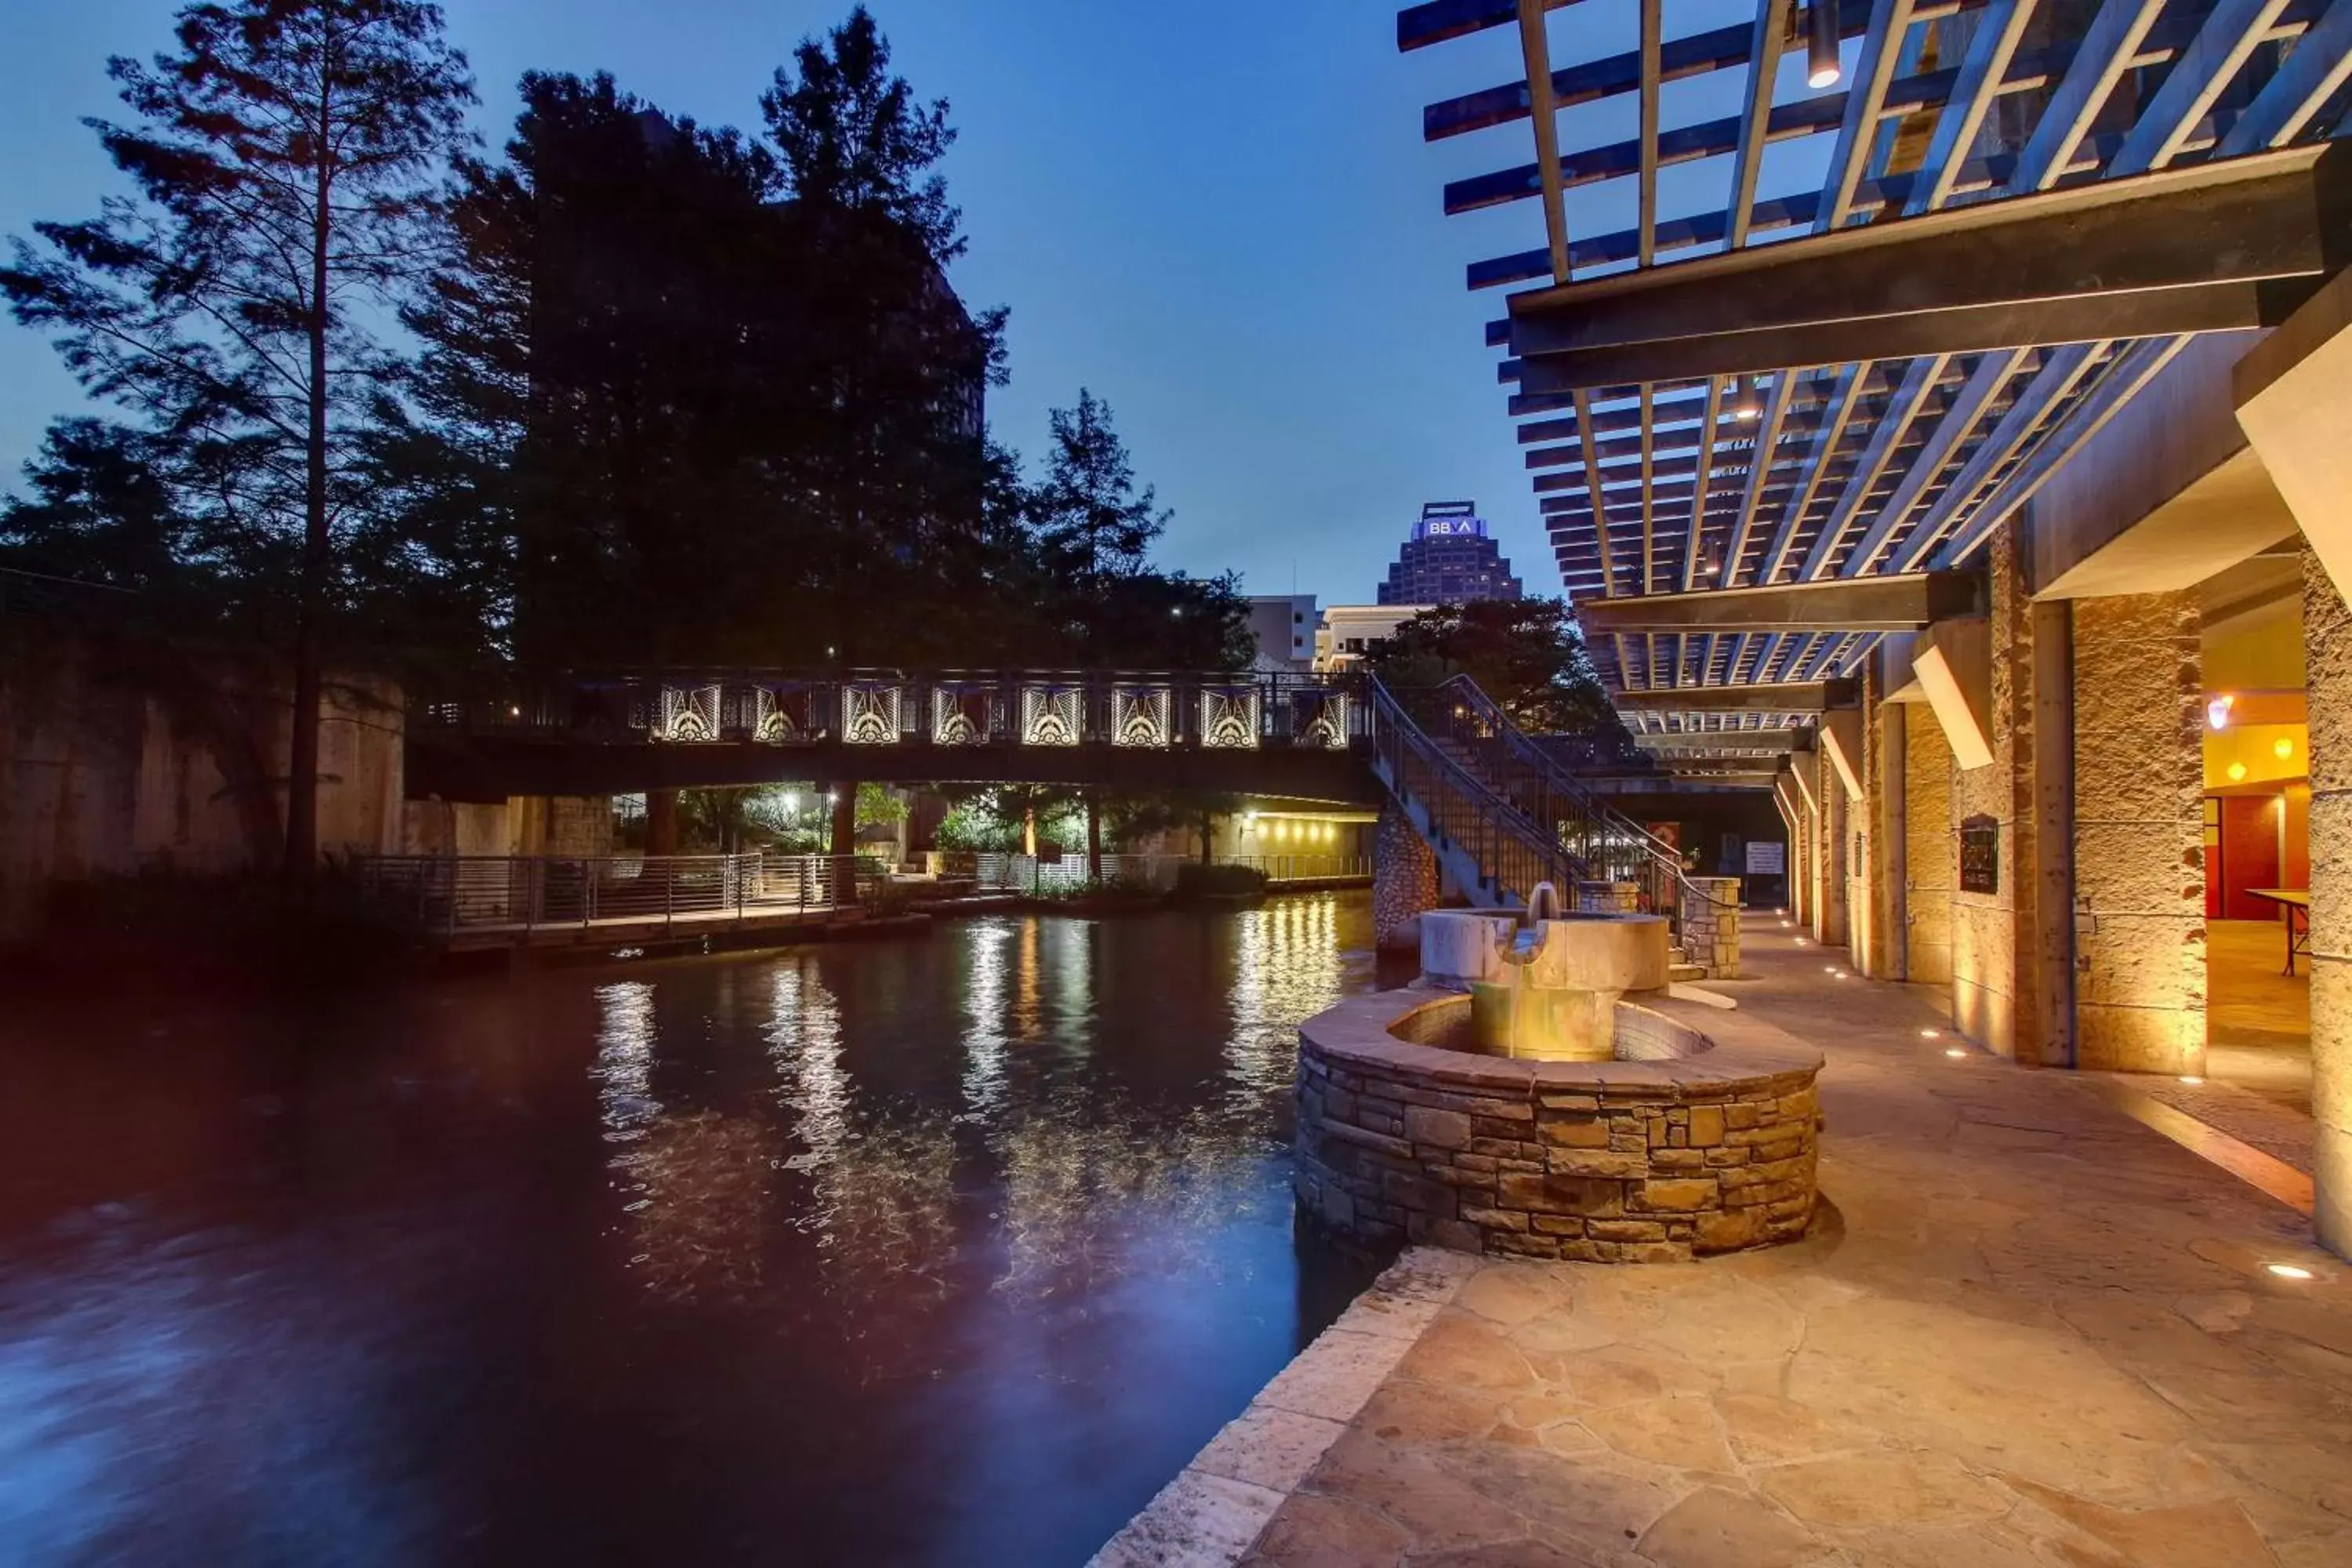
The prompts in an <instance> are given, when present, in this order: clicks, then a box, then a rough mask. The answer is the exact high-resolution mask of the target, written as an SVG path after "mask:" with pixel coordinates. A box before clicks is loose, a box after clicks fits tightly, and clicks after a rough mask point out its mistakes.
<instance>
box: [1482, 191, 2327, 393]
mask: <svg viewBox="0 0 2352 1568" xmlns="http://www.w3.org/2000/svg"><path fill="white" fill-rule="evenodd" d="M2343 152H2344V150H2341V149H2336V148H2333V147H2331V146H2328V145H2326V144H2321V145H2317V146H2297V147H2290V148H2285V149H2282V150H2279V151H2277V152H2272V153H2256V154H2252V155H2251V156H2247V157H2242V158H2234V159H2229V160H2224V161H2221V162H2219V163H2200V164H2195V165H2192V166H2189V167H2186V168H2170V169H2165V170H2162V171H2158V172H2155V173H2151V174H2141V175H2137V176H2135V177H2132V178H2128V179H2121V180H2109V181H2101V182H2097V183H2095V184H2087V185H2081V186H2076V187H2073V188H2068V189H2060V190H2053V191H2046V192H2042V193H2039V194H2036V195H2021V196H2016V197H2011V198H2010V199H2008V200H2005V201H1999V202H1984V203H1979V204H1977V205H1972V206H1963V207H1957V208H1946V209H1943V210H1940V211H1937V212H1934V213H1928V214H1924V215H1922V216H1918V217H1913V218H1905V219H1900V220H1897V221H1894V222H1883V223H1877V224H1872V225H1868V226H1862V227H1856V228H1846V229H1838V230H1833V231H1829V232H1824V233H1820V234H1815V235H1811V236H1808V237H1804V238H1802V239H1795V240H1790V241H1788V242H1787V243H1785V244H1780V245H1773V246H1767V247H1755V248H1750V249H1747V250H1742V251H1738V252H1731V253H1727V254H1723V255H1717V256H1708V257H1701V258H1696V259H1695V260H1691V261H1686V262H1683V263H1680V264H1678V265H1676V266H1673V267H1657V268H1645V269H1643V270H1641V271H1638V272H1633V273H1620V274H1615V275H1612V276H1610V277H1605V278H1599V279H1591V280H1588V281H1584V282H1578V283H1571V284H1566V285H1557V286H1554V287H1552V288H1549V289H1532V290H1528V291H1526V292H1523V293H1520V294H1517V295H1514V296H1513V297H1512V299H1511V300H1510V310H1511V339H1512V347H1513V349H1514V350H1515V351H1516V352H1517V354H1518V356H1519V358H1520V360H1521V366H1522V368H1521V373H1520V384H1521V385H1522V386H1523V387H1525V388H1526V389H1527V391H1528V392H1529V393H1535V394H1543V393H1557V392H1564V391H1572V390H1574V389H1576V388H1579V387H1587V386H1593V385H1599V384H1606V383H1615V382H1623V381H1633V382H1639V381H1644V380H1664V379H1669V378H1680V377H1689V376H1702V375H1706V374H1729V373H1733V372H1740V371H1747V372H1754V371H1759V370H1778V369H1782V368H1786V367H1788V366H1790V365H1797V364H1832V363H1846V362H1849V361H1853V360H1856V359H1863V358H1872V357H1876V358H1892V357H1896V356H1900V355H1911V354H1928V353H1970V352H1975V351H1979V350H1986V349H2003V348H2015V347H2021V346H2023V345H2026V344H2037V343H2038V344H2055V343H2070V342H2084V341H2087V340H2089V339H2094V338H2125V337H2145V336H2151V335H2156V334H2158V333H2163V332H2171V331H2225V330H2230V329H2232V328H2237V327H2246V326H2259V325H2263V324H2265V322H2266V321H2270V320H2272V319H2274V318H2276V317H2278V316H2280V315H2281V314H2282V312H2284V311H2285V310H2291V309H2292V308H2293V306H2294V303H2296V302H2298V301H2299V300H2300V299H2301V298H2302V297H2303V295H2304V294H2306V293H2307V292H2308V291H2309V287H2310V286H2311V285H2313V284H2315V282H2316V280H2317V279H2320V278H2322V277H2324V276H2325V275H2326V272H2327V271H2328V270H2329V268H2330V266H2331V264H2334V265H2342V263H2343V261H2344V259H2345V257H2344V252H2345V250H2346V248H2347V224H2346V216H2347V210H2352V174H2347V164H2352V157H2347V156H2346V155H2343ZM2298 284H2299V285H2301V287H2298V286H2297V285H2298Z"/></svg>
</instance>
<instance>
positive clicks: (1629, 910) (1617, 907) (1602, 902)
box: [1576, 882, 1642, 915]
mask: <svg viewBox="0 0 2352 1568" xmlns="http://www.w3.org/2000/svg"><path fill="white" fill-rule="evenodd" d="M1641 909H1642V888H1641V884H1639V883H1637V882H1579V883H1578V884H1577V885H1576V912H1577V913H1579V914H1580V915H1631V914H1638V913H1640V912H1641Z"/></svg>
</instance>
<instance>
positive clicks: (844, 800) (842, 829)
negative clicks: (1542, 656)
mask: <svg viewBox="0 0 2352 1568" xmlns="http://www.w3.org/2000/svg"><path fill="white" fill-rule="evenodd" d="M832 852H833V853H834V854H835V855H855V854H856V853H857V786H856V784H851V783H848V782H846V781H844V782H843V783H841V784H835V786H834V789H833V849H832Z"/></svg>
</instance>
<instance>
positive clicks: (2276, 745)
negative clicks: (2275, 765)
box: [2271, 735, 2294, 762]
mask: <svg viewBox="0 0 2352 1568" xmlns="http://www.w3.org/2000/svg"><path fill="white" fill-rule="evenodd" d="M2271 755H2272V756H2274V757H2276V758H2278V759H2279V760H2280V761H2281V762H2284V761H2285V760H2286V759H2287V758H2289V757H2291V756H2293V755H2294V742H2293V741H2290V740H2288V739H2287V738H2286V737H2285V736H2284V735H2281V736H2280V737H2279V738H2278V739H2277V740H2275V741H2273V742H2271Z"/></svg>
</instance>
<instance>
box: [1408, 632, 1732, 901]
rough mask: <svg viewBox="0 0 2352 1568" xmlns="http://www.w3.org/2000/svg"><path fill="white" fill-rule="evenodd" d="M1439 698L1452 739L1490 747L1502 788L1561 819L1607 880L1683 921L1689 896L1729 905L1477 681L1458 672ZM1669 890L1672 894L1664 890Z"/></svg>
mask: <svg viewBox="0 0 2352 1568" xmlns="http://www.w3.org/2000/svg"><path fill="white" fill-rule="evenodd" d="M1437 697H1438V700H1440V702H1441V703H1442V704H1444V711H1445V712H1446V714H1447V716H1448V718H1449V719H1450V720H1452V721H1454V731H1455V732H1454V735H1453V737H1452V738H1453V739H1454V740H1455V742H1457V743H1460V744H1465V745H1468V746H1470V747H1471V748H1472V749H1473V752H1474V754H1479V753H1483V756H1482V760H1484V761H1486V762H1487V763H1488V764H1489V767H1490V769H1491V773H1490V778H1491V779H1492V781H1493V782H1494V783H1495V784H1496V786H1497V787H1498V788H1499V789H1500V790H1501V791H1502V793H1503V794H1505V795H1508V796H1510V797H1511V798H1512V799H1513V800H1514V801H1515V802H1517V804H1518V805H1520V807H1521V809H1523V810H1526V811H1527V812H1528V814H1529V815H1530V816H1534V817H1535V818H1536V819H1537V820H1538V822H1544V823H1550V824H1554V825H1555V826H1556V830H1558V831H1559V832H1560V833H1561V836H1562V837H1563V839H1564V840H1566V841H1568V842H1570V843H1574V844H1579V845H1580V846H1582V847H1584V849H1585V857H1584V858H1586V860H1587V861H1588V863H1591V864H1594V865H1596V866H1598V867H1599V868H1601V870H1602V871H1603V872H1604V874H1605V879H1607V880H1610V881H1627V882H1632V883H1633V884H1634V885H1635V887H1636V888H1637V889H1639V892H1638V893H1637V895H1636V896H1637V898H1639V899H1640V900H1642V902H1643V905H1644V907H1646V908H1648V909H1650V910H1653V911H1655V912H1662V913H1668V914H1670V915H1672V917H1673V918H1674V919H1675V921H1677V922H1679V921H1680V920H1681V910H1682V904H1683V901H1684V900H1688V899H1699V900H1706V902H1708V903H1711V904H1716V905H1718V906H1721V907H1725V908H1728V907H1730V901H1729V900H1722V899H1717V897H1716V896H1715V895H1714V894H1713V893H1711V892H1709V891H1707V890H1706V889H1704V888H1699V887H1696V886H1695V885H1694V884H1693V883H1692V881H1691V879H1690V878H1689V877H1688V876H1687V875H1686V874H1685V872H1684V870H1683V864H1682V856H1681V854H1680V853H1679V852H1678V851H1677V850H1676V849H1675V847H1673V846H1672V845H1670V844H1668V843H1666V841H1665V840H1664V839H1662V838H1660V837H1658V836H1657V835H1655V834H1654V833H1652V832H1651V831H1650V830H1649V829H1647V828H1645V827H1643V826H1642V825H1641V824H1640V823H1638V822H1635V821H1634V820H1633V818H1632V817H1630V816H1626V815H1625V814H1624V813H1623V812H1622V811H1620V810H1618V809H1617V808H1616V807H1615V806H1613V805H1609V804H1608V803H1607V802H1606V801H1604V800H1602V799H1601V798H1600V797H1599V796H1598V795H1595V794H1594V793H1593V792H1592V791H1591V790H1590V789H1588V788H1587V787H1586V786H1585V784H1584V783H1583V781H1581V780H1580V779H1579V778H1577V776H1576V775H1575V774H1574V773H1570V772H1569V771H1568V770H1567V769H1566V768H1565V767H1563V766H1562V765H1561V764H1560V763H1559V761H1558V760H1557V759H1556V758H1554V757H1553V756H1552V755H1551V754H1550V753H1549V752H1546V751H1545V750H1544V749H1543V748H1542V747H1541V746H1539V745H1538V744H1536V742H1535V741H1534V739H1533V738H1532V737H1531V736H1529V735H1528V733H1527V731H1524V730H1521V729H1520V728H1519V727H1518V725H1517V723H1515V722H1514V721H1512V719H1511V716H1510V715H1509V714H1508V713H1507V712H1505V711H1504V710H1503V708H1502V705H1501V704H1500V703H1497V702H1496V700H1494V699H1493V698H1492V697H1489V696H1488V695H1487V694H1486V691H1485V690H1483V689H1481V688H1480V687H1479V685H1478V683H1477V682H1476V681H1475V680H1473V679H1470V677H1468V676H1467V675H1457V676H1454V677H1453V678H1452V679H1449V680H1447V681H1446V682H1445V683H1444V685H1442V686H1440V687H1439V688H1438V689H1437ZM1596 851H1597V852H1596ZM1669 890H1671V892H1672V894H1673V897H1672V898H1667V897H1664V894H1666V893H1667V892H1668V891H1669Z"/></svg>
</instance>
